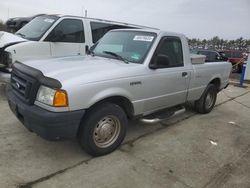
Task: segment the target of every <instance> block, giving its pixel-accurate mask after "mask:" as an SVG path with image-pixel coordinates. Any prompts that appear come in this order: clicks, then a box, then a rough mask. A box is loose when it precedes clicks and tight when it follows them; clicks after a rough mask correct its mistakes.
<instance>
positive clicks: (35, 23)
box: [16, 16, 58, 41]
mask: <svg viewBox="0 0 250 188" xmlns="http://www.w3.org/2000/svg"><path fill="white" fill-rule="evenodd" d="M57 19H58V17H57V16H39V17H36V18H34V19H33V20H31V21H30V22H29V23H28V24H26V25H25V26H24V27H22V28H21V29H20V30H18V31H17V32H16V35H19V36H21V37H22V38H25V39H28V40H32V41H39V40H40V39H41V37H42V36H43V34H44V33H45V32H46V31H47V30H48V29H49V28H50V27H51V26H52V24H53V23H54V22H55V21H56V20H57Z"/></svg>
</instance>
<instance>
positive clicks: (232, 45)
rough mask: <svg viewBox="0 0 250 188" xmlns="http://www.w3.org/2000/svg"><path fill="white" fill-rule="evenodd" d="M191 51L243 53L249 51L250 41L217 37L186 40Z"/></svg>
mask: <svg viewBox="0 0 250 188" xmlns="http://www.w3.org/2000/svg"><path fill="white" fill-rule="evenodd" d="M188 42H189V46H190V48H191V49H197V48H202V49H215V50H229V49H230V50H241V51H244V52H247V51H250V49H249V48H250V39H249V40H247V39H244V38H242V37H240V38H238V39H236V40H224V39H222V38H219V37H218V36H216V37H213V38H211V39H197V38H193V39H188Z"/></svg>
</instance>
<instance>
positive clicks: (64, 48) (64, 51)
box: [45, 18, 85, 57]
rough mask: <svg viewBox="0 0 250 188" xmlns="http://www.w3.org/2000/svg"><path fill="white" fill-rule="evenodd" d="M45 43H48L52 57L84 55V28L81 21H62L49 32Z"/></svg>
mask: <svg viewBox="0 0 250 188" xmlns="http://www.w3.org/2000/svg"><path fill="white" fill-rule="evenodd" d="M45 41H49V42H50V46H51V55H52V56H53V57H58V56H68V55H80V54H85V52H84V51H82V50H81V49H84V46H85V36H84V27H83V22H82V20H81V19H68V18H67V19H64V20H62V21H61V22H59V24H58V25H57V26H56V27H55V28H54V29H53V30H52V31H51V33H50V34H49V35H48V37H47V38H46V39H45Z"/></svg>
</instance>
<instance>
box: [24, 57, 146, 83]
mask: <svg viewBox="0 0 250 188" xmlns="http://www.w3.org/2000/svg"><path fill="white" fill-rule="evenodd" d="M23 63H24V64H26V65H28V66H31V67H33V68H36V69H38V70H40V71H42V73H43V74H44V75H45V76H47V77H51V78H54V79H57V80H59V81H60V82H62V83H64V84H65V83H66V82H68V83H75V81H77V83H79V82H80V83H79V84H86V83H91V82H98V81H105V80H110V79H119V78H124V77H129V76H135V75H137V76H138V69H141V68H142V67H143V65H142V64H136V63H129V64H126V63H124V62H122V61H120V60H116V59H108V58H102V57H97V56H95V57H92V56H71V57H63V58H53V59H51V58H50V59H45V60H32V61H25V62H23Z"/></svg>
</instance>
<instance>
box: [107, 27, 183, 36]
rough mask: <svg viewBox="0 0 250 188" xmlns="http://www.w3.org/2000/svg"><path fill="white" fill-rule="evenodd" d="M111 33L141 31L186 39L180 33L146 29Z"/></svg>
mask: <svg viewBox="0 0 250 188" xmlns="http://www.w3.org/2000/svg"><path fill="white" fill-rule="evenodd" d="M112 31H142V32H149V33H150V32H151V33H156V34H157V35H163V36H178V37H186V36H185V35H184V34H182V33H176V32H170V31H163V30H160V29H147V28H145V29H144V28H143V29H114V30H110V32H112Z"/></svg>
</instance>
